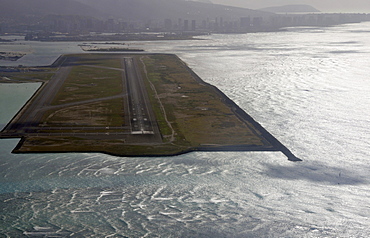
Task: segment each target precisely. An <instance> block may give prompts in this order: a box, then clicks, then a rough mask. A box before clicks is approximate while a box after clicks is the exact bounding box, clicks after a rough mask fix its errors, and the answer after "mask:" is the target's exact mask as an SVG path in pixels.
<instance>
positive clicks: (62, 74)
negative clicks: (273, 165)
mask: <svg viewBox="0 0 370 238" xmlns="http://www.w3.org/2000/svg"><path fill="white" fill-rule="evenodd" d="M51 67H57V68H58V70H57V72H56V73H55V75H54V77H53V78H52V79H51V80H50V81H48V82H47V83H45V84H44V85H43V86H42V87H41V88H40V90H39V91H38V92H37V93H36V94H35V95H34V97H33V98H32V99H31V100H30V101H29V102H28V103H27V105H26V106H25V107H24V108H23V109H22V110H21V111H20V112H19V113H18V115H17V116H16V117H15V118H13V120H12V121H11V122H10V123H9V124H8V125H7V126H6V127H5V129H4V130H3V131H2V132H1V134H0V137H1V138H9V137H12V138H14V137H21V138H22V140H21V142H20V143H19V144H18V146H17V147H16V148H15V149H14V151H13V152H15V153H25V152H38V153H40V152H46V153H50V152H103V153H108V154H113V155H120V156H169V155H176V154H182V153H186V152H190V151H281V152H283V153H284V154H285V155H287V156H288V159H289V160H292V161H298V160H299V159H298V158H296V157H295V156H294V155H293V154H292V153H291V152H290V151H289V150H288V149H287V148H286V147H285V146H284V145H282V144H281V143H280V142H279V141H278V140H276V139H275V138H274V137H273V136H272V135H271V134H270V133H268V132H267V131H266V130H265V129H264V128H263V127H262V126H260V125H259V124H258V123H257V122H255V121H254V120H253V119H252V118H251V117H250V116H249V115H248V114H246V113H245V112H244V111H243V110H241V109H240V108H239V107H238V106H237V105H236V104H235V103H234V102H232V101H231V100H230V99H229V98H228V97H226V96H225V95H224V94H223V93H222V92H221V91H219V90H218V89H217V88H215V87H213V86H211V85H209V84H207V83H205V82H203V81H202V80H201V79H200V78H199V77H198V76H197V75H196V74H195V73H194V72H193V71H191V70H190V69H189V68H188V67H187V66H186V64H185V63H183V62H182V61H181V60H180V59H179V58H178V57H177V56H175V55H165V54H135V55H130V54H83V55H67V56H62V57H61V58H60V59H58V61H57V62H56V63H54V64H53V66H51Z"/></svg>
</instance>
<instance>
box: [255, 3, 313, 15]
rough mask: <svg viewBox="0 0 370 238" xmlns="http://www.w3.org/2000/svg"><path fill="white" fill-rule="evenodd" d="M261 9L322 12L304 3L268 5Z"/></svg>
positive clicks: (277, 11)
mask: <svg viewBox="0 0 370 238" xmlns="http://www.w3.org/2000/svg"><path fill="white" fill-rule="evenodd" d="M259 10H261V11H266V12H274V13H281V12H284V13H285V12H287V13H289V12H290V13H294V12H320V11H319V10H318V9H316V8H314V7H313V6H310V5H304V4H298V5H284V6H276V7H266V8H261V9H259Z"/></svg>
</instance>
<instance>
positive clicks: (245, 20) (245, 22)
mask: <svg viewBox="0 0 370 238" xmlns="http://www.w3.org/2000/svg"><path fill="white" fill-rule="evenodd" d="M250 26H251V18H250V17H241V18H240V27H242V28H247V27H250Z"/></svg>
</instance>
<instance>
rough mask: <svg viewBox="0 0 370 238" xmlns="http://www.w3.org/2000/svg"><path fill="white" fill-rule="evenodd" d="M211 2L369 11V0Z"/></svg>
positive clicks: (225, 0)
mask: <svg viewBox="0 0 370 238" xmlns="http://www.w3.org/2000/svg"><path fill="white" fill-rule="evenodd" d="M211 1H212V2H213V3H217V4H224V5H232V6H238V7H246V8H252V9H257V8H263V7H271V6H280V5H287V4H308V5H312V6H313V7H316V8H317V9H319V10H321V11H323V12H360V13H364V12H366V13H370V0H211Z"/></svg>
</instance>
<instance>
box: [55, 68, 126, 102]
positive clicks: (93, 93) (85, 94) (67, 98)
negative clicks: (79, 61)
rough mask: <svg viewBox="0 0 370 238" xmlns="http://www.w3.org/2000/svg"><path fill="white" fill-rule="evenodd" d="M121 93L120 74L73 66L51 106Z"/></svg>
mask: <svg viewBox="0 0 370 238" xmlns="http://www.w3.org/2000/svg"><path fill="white" fill-rule="evenodd" d="M119 93H122V72H121V71H117V70H111V69H105V68H95V67H89V66H84V65H82V66H74V67H73V69H72V72H71V73H70V75H69V76H68V78H67V80H66V82H65V83H64V85H63V86H62V88H61V90H60V91H59V92H58V94H57V95H56V97H55V99H54V101H53V102H52V105H60V104H65V103H71V102H78V101H83V100H89V99H96V98H104V97H109V96H114V95H117V94H119Z"/></svg>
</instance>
